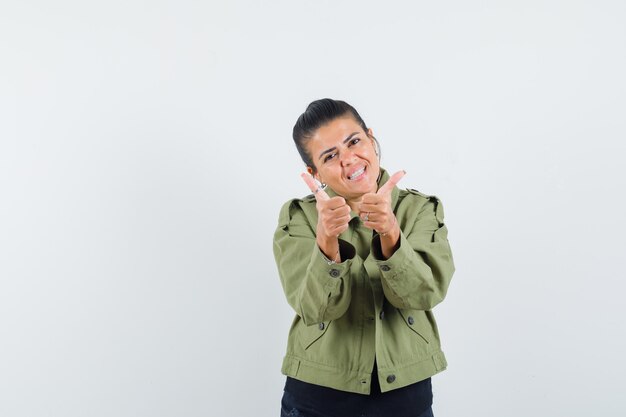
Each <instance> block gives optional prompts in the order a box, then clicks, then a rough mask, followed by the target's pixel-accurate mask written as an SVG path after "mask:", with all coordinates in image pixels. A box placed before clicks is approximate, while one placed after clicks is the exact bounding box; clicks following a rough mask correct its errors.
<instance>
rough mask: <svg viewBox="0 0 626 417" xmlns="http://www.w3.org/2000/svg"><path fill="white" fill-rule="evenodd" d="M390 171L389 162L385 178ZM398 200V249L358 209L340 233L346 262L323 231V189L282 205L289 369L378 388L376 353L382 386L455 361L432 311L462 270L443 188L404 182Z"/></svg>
mask: <svg viewBox="0 0 626 417" xmlns="http://www.w3.org/2000/svg"><path fill="white" fill-rule="evenodd" d="M381 169H382V168H381ZM388 179H389V174H388V173H387V172H386V171H385V170H382V175H381V178H380V180H379V187H380V186H381V185H382V184H384V183H385V182H386V181H387V180H388ZM326 192H327V193H328V195H329V196H331V197H332V196H335V195H337V194H336V193H335V192H334V191H333V190H331V189H329V188H327V189H326ZM392 207H393V211H394V213H395V215H396V217H397V219H398V223H399V224H400V229H401V233H400V246H399V247H398V249H397V250H396V252H395V253H394V254H393V255H392V256H391V257H390V258H389V259H387V260H384V257H383V256H382V251H381V248H380V238H379V237H378V235H377V234H376V233H375V232H373V231H372V230H371V229H368V228H366V227H364V226H363V223H362V222H361V220H360V218H359V216H358V214H357V213H355V212H351V217H352V218H351V220H350V226H349V228H348V230H346V231H345V232H344V233H342V234H341V235H340V239H339V245H340V253H341V259H342V262H341V263H337V264H330V265H329V263H328V262H327V261H326V259H325V257H324V256H323V254H322V252H321V251H320V249H319V247H318V245H317V243H316V241H315V230H316V227H317V209H316V207H315V197H314V196H313V195H309V196H307V197H304V198H302V199H292V200H289V201H288V202H286V203H285V204H284V205H283V207H282V209H281V211H280V215H279V219H278V227H277V229H276V232H275V234H274V256H275V259H276V264H277V266H278V272H279V275H280V279H281V283H282V286H283V289H284V292H285V295H286V297H287V301H288V303H289V305H291V307H292V308H293V309H294V310H295V312H296V316H295V318H294V320H293V323H292V325H291V329H290V330H289V337H288V343H287V353H286V355H285V358H284V360H283V365H282V372H283V374H285V375H288V376H290V377H293V378H296V379H299V380H302V381H306V382H309V383H313V384H317V385H323V386H327V387H331V388H335V389H338V390H342V391H349V392H356V393H361V394H369V392H370V386H371V378H372V369H373V365H374V359H376V364H377V368H378V379H379V383H380V388H381V391H382V392H386V391H390V390H393V389H396V388H400V387H404V386H406V385H409V384H412V383H414V382H417V381H420V380H423V379H425V378H428V377H430V376H432V375H434V374H436V373H438V372H440V371H442V370H444V369H445V368H446V366H447V362H446V358H445V356H444V354H443V352H442V351H441V345H440V341H439V332H438V330H437V324H436V323H435V318H434V316H433V313H432V311H431V310H432V308H433V307H435V306H436V305H437V304H439V303H440V302H441V301H442V300H443V299H444V297H445V295H446V292H447V290H448V285H449V283H450V279H451V278H452V274H453V273H454V263H453V259H452V253H451V251H450V245H449V244H448V230H447V228H446V226H445V225H444V223H443V207H442V205H441V202H440V201H439V199H437V197H434V196H427V195H424V194H422V193H420V192H418V191H415V190H400V189H399V188H398V187H394V189H393V191H392Z"/></svg>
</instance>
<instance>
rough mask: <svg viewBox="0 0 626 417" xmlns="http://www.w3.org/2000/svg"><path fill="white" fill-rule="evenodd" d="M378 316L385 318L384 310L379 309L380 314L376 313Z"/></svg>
mask: <svg viewBox="0 0 626 417" xmlns="http://www.w3.org/2000/svg"><path fill="white" fill-rule="evenodd" d="M378 317H380V319H381V320H382V319H384V318H385V311H384V310H383V311H381V312H380V314H379V315H378Z"/></svg>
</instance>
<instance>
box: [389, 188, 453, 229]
mask: <svg viewBox="0 0 626 417" xmlns="http://www.w3.org/2000/svg"><path fill="white" fill-rule="evenodd" d="M398 208H399V209H400V210H401V211H403V210H406V211H414V212H416V213H417V212H418V213H431V215H434V216H435V217H436V218H437V220H438V221H439V222H440V223H442V222H443V216H444V214H443V204H442V203H441V200H440V199H439V197H437V196H436V195H433V194H426V193H423V192H421V191H418V190H416V189H414V188H406V189H400V194H399V195H398Z"/></svg>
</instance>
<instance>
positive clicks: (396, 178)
mask: <svg viewBox="0 0 626 417" xmlns="http://www.w3.org/2000/svg"><path fill="white" fill-rule="evenodd" d="M405 174H406V171H404V170H402V171H398V172H396V173H395V174H393V175H392V176H391V178H389V180H388V181H387V182H386V183H385V184H384V185H383V186H382V187H380V188H379V189H378V192H377V193H376V194H387V193H390V192H391V190H393V187H395V186H396V184H397V183H399V182H400V180H401V179H402V177H404V175H405Z"/></svg>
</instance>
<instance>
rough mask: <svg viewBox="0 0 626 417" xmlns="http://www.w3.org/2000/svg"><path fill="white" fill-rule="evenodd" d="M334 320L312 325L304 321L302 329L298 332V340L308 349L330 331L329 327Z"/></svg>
mask: <svg viewBox="0 0 626 417" xmlns="http://www.w3.org/2000/svg"><path fill="white" fill-rule="evenodd" d="M331 323H332V320H329V321H323V322H321V323H318V324H313V325H311V326H305V325H304V323H303V324H302V326H301V327H300V331H299V332H298V340H299V341H300V344H301V345H302V347H303V348H304V350H307V349H308V348H310V347H311V346H312V345H313V344H314V343H315V342H317V341H318V340H319V339H320V338H321V337H322V336H324V335H325V334H326V332H327V331H328V327H330V324H331Z"/></svg>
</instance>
